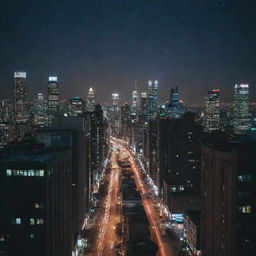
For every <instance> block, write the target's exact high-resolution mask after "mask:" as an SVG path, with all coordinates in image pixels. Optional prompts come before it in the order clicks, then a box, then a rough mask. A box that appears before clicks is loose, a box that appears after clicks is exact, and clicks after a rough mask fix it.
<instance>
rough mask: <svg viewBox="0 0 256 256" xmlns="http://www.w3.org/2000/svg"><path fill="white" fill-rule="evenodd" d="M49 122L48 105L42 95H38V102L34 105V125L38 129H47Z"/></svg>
mask: <svg viewBox="0 0 256 256" xmlns="http://www.w3.org/2000/svg"><path fill="white" fill-rule="evenodd" d="M48 124H49V120H48V105H47V101H46V100H45V99H44V95H43V94H42V93H38V94H37V100H36V101H35V103H34V125H35V126H36V127H47V126H48Z"/></svg>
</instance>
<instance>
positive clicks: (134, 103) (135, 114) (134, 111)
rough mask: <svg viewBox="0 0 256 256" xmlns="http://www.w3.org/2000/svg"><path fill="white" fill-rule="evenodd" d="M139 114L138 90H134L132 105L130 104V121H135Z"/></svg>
mask: <svg viewBox="0 0 256 256" xmlns="http://www.w3.org/2000/svg"><path fill="white" fill-rule="evenodd" d="M138 115H139V92H138V91H137V90H136V88H135V90H134V91H133V92H132V105H131V122H132V123H136V122H137V121H138Z"/></svg>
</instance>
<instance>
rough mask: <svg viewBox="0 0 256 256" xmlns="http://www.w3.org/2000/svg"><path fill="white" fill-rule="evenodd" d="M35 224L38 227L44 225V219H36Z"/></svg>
mask: <svg viewBox="0 0 256 256" xmlns="http://www.w3.org/2000/svg"><path fill="white" fill-rule="evenodd" d="M36 224H38V225H40V224H44V219H37V220H36Z"/></svg>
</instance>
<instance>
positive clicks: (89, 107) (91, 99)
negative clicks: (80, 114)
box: [86, 88, 96, 112]
mask: <svg viewBox="0 0 256 256" xmlns="http://www.w3.org/2000/svg"><path fill="white" fill-rule="evenodd" d="M95 104H96V103H95V95H94V91H93V89H92V88H90V89H89V92H88V97H87V102H86V111H87V112H93V111H94V109H95Z"/></svg>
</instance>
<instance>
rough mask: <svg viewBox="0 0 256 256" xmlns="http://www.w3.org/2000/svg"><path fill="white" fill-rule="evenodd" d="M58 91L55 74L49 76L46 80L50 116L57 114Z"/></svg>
mask: <svg viewBox="0 0 256 256" xmlns="http://www.w3.org/2000/svg"><path fill="white" fill-rule="evenodd" d="M59 94H60V91H59V84H58V78H57V76H49V81H48V113H49V115H50V116H55V115H58V114H59V108H60V95H59Z"/></svg>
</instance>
